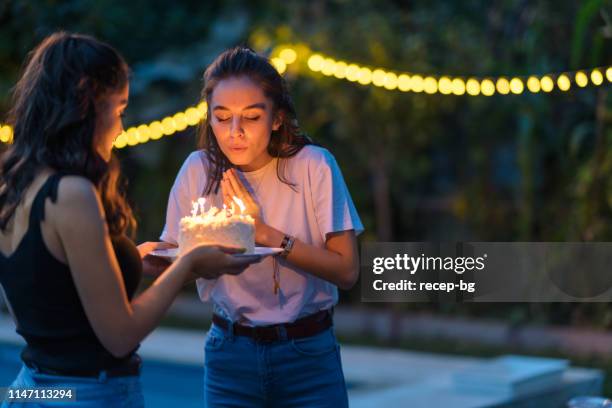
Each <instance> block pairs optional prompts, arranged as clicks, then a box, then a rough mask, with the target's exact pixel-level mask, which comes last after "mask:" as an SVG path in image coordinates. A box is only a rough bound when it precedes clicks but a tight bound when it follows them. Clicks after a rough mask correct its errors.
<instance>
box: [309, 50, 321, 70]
mask: <svg viewBox="0 0 612 408" xmlns="http://www.w3.org/2000/svg"><path fill="white" fill-rule="evenodd" d="M307 64H308V68H310V69H311V70H312V71H314V72H319V71H321V69H322V68H323V57H322V56H320V55H319V54H313V55H311V56H310V58H308V63H307Z"/></svg>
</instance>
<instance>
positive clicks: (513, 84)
mask: <svg viewBox="0 0 612 408" xmlns="http://www.w3.org/2000/svg"><path fill="white" fill-rule="evenodd" d="M524 89H525V86H524V85H523V81H521V79H520V78H512V79H511V80H510V91H511V92H512V93H513V94H517V95H518V94H521V93H523V90H524Z"/></svg>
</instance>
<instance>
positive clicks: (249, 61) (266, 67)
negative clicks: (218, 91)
mask: <svg viewBox="0 0 612 408" xmlns="http://www.w3.org/2000/svg"><path fill="white" fill-rule="evenodd" d="M236 77H246V78H249V79H251V80H252V81H253V82H254V83H256V84H257V85H259V86H260V87H261V89H262V90H263V92H264V94H265V95H266V96H267V97H268V98H270V99H271V100H272V103H273V110H274V113H275V114H279V115H280V118H281V120H282V122H281V125H280V127H279V128H278V130H276V131H272V135H271V137H270V143H269V144H268V153H269V154H270V156H272V157H276V158H279V159H281V160H278V162H277V166H276V174H277V176H278V178H279V180H281V181H282V182H283V183H285V184H288V185H290V186H291V187H292V188H293V187H294V184H293V183H291V182H290V181H289V180H287V179H286V178H285V176H284V168H285V166H286V160H282V159H288V158H290V157H293V156H295V155H296V154H297V153H298V152H299V151H300V150H302V148H303V147H304V146H306V145H309V144H314V143H313V142H312V140H311V139H310V138H309V137H308V136H307V135H306V134H305V133H303V132H302V131H301V129H300V126H299V124H298V121H297V117H296V112H295V107H294V105H293V101H292V100H291V96H290V95H289V89H288V87H287V83H286V82H285V80H284V78H283V77H282V76H281V75H280V74H279V73H278V71H277V70H276V69H275V68H274V66H273V65H272V64H271V63H270V61H268V59H267V58H265V57H263V56H261V55H258V54H257V53H256V52H255V51H253V50H252V49H250V48H246V47H234V48H231V49H229V50H226V51H225V52H223V53H222V54H221V55H219V56H218V57H217V58H216V59H215V60H214V61H213V63H212V64H211V65H210V66H209V67H208V68H207V69H206V72H204V89H203V90H202V96H201V98H202V99H203V100H205V101H206V102H207V103H208V115H207V116H206V120H204V121H203V122H202V124H201V125H200V127H199V128H198V148H200V149H204V150H205V151H206V153H207V156H208V164H209V169H208V182H207V184H206V188H205V189H204V194H205V195H208V194H210V193H211V192H213V191H214V192H215V193H216V192H217V191H218V190H219V185H220V182H221V178H222V176H223V172H224V171H225V170H227V169H229V168H230V167H234V166H233V165H232V163H231V162H230V161H229V159H228V158H227V157H226V156H225V154H224V153H223V151H222V150H221V148H220V147H219V144H218V142H217V139H216V137H215V134H214V133H213V130H212V127H211V125H210V120H211V118H212V116H211V111H210V107H211V100H210V99H211V96H212V93H213V91H214V89H215V87H216V86H217V84H219V82H220V81H222V80H224V79H227V78H236Z"/></svg>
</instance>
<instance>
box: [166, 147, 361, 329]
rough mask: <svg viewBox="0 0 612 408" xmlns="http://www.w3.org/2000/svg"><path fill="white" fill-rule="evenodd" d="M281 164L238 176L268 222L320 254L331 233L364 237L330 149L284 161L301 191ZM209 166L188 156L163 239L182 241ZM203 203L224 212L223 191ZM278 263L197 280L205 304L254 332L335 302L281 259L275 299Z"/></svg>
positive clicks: (321, 285)
mask: <svg viewBox="0 0 612 408" xmlns="http://www.w3.org/2000/svg"><path fill="white" fill-rule="evenodd" d="M276 163H277V159H273V160H271V161H270V162H269V163H268V164H267V165H266V166H264V167H262V168H261V169H258V170H256V171H252V172H239V176H240V178H241V179H242V181H243V183H244V184H245V186H246V188H247V189H248V190H250V191H251V194H253V196H254V198H255V200H256V201H257V202H258V203H259V205H260V207H261V209H262V219H263V221H264V222H265V223H266V224H268V225H270V226H271V227H273V228H275V229H277V230H279V231H281V232H283V233H285V234H289V235H292V236H295V237H296V238H297V239H299V240H300V241H302V242H305V243H308V244H311V245H314V246H316V247H319V248H324V247H325V241H326V236H327V234H329V233H331V232H338V231H347V230H355V233H356V234H359V233H361V232H362V231H363V225H362V224H361V220H360V219H359V216H358V214H357V211H356V209H355V206H354V204H353V201H352V199H351V196H350V194H349V191H348V189H347V187H346V184H345V182H344V179H343V177H342V173H341V172H340V168H339V167H338V164H337V163H336V160H335V159H334V157H333V156H332V154H331V153H330V152H329V151H328V150H326V149H324V148H322V147H318V146H312V145H308V146H305V147H304V148H302V150H300V152H299V153H297V154H296V155H295V156H293V157H292V158H290V159H288V160H287V162H286V163H287V164H286V166H285V172H284V176H285V179H286V180H288V181H289V182H291V183H294V184H295V188H296V190H297V191H295V190H293V189H292V188H291V187H290V186H289V185H287V184H285V183H283V182H281V181H280V180H279V178H278V176H277V172H276ZM206 167H207V158H206V153H205V152H204V151H202V150H199V151H195V152H193V153H191V154H190V155H189V157H187V160H186V161H185V163H184V164H183V166H182V167H181V169H180V171H179V173H178V175H177V177H176V180H175V182H174V185H173V187H172V190H171V192H170V197H169V200H168V209H167V214H166V225H165V227H164V230H163V232H162V234H161V237H160V238H161V240H162V241H166V242H171V243H174V244H176V243H177V241H178V231H179V222H180V219H181V218H182V217H184V216H186V215H189V214H190V212H191V208H192V207H191V203H192V201H195V200H197V199H198V197H201V196H203V195H204V190H205V188H206V183H207V169H206ZM206 200H207V208H208V205H209V204H212V205H214V206H216V207H218V208H221V207H222V206H223V195H222V191H221V188H219V192H218V194H214V192H213V193H212V194H211V195H209V196H207V197H206ZM273 262H274V261H273V258H272V257H268V258H265V259H264V260H263V261H262V262H260V263H258V264H254V265H251V266H249V267H248V268H247V269H246V270H245V271H244V272H243V273H241V274H240V275H237V276H231V275H223V276H221V277H219V278H218V279H214V280H208V279H198V280H197V282H196V283H197V287H198V293H199V295H200V298H201V299H202V301H204V302H206V301H212V302H213V304H214V306H215V311H216V312H217V313H219V314H221V315H223V316H225V317H226V318H228V319H230V320H231V321H235V322H239V323H241V324H246V325H251V326H263V325H269V324H276V323H287V322H293V321H295V320H297V319H299V318H301V317H304V316H307V315H309V314H312V313H315V312H317V311H319V310H322V309H328V308H330V307H332V306H334V305H335V304H336V303H337V302H338V288H337V287H336V285H334V284H333V283H330V282H327V281H325V280H323V279H320V278H318V277H316V276H314V275H312V274H310V273H308V272H305V271H303V270H301V269H299V268H297V267H296V266H294V265H292V264H290V263H288V262H287V261H285V260H282V259H278V262H279V273H278V278H279V284H280V290H279V291H278V293H277V294H274V283H273V282H274V281H273V272H274V266H273Z"/></svg>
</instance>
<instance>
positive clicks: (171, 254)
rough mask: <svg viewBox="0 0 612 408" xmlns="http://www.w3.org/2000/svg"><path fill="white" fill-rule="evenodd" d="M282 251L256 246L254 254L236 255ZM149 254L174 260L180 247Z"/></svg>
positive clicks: (267, 253)
mask: <svg viewBox="0 0 612 408" xmlns="http://www.w3.org/2000/svg"><path fill="white" fill-rule="evenodd" d="M281 252H283V248H269V247H255V251H254V252H253V253H252V254H235V255H234V256H238V257H241V256H248V255H261V256H262V257H266V256H271V255H277V254H280V253H281ZM149 255H151V256H157V257H160V258H164V259H167V260H168V261H171V262H172V261H174V260H175V259H176V258H178V248H167V249H156V250H155V251H151V252H149Z"/></svg>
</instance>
